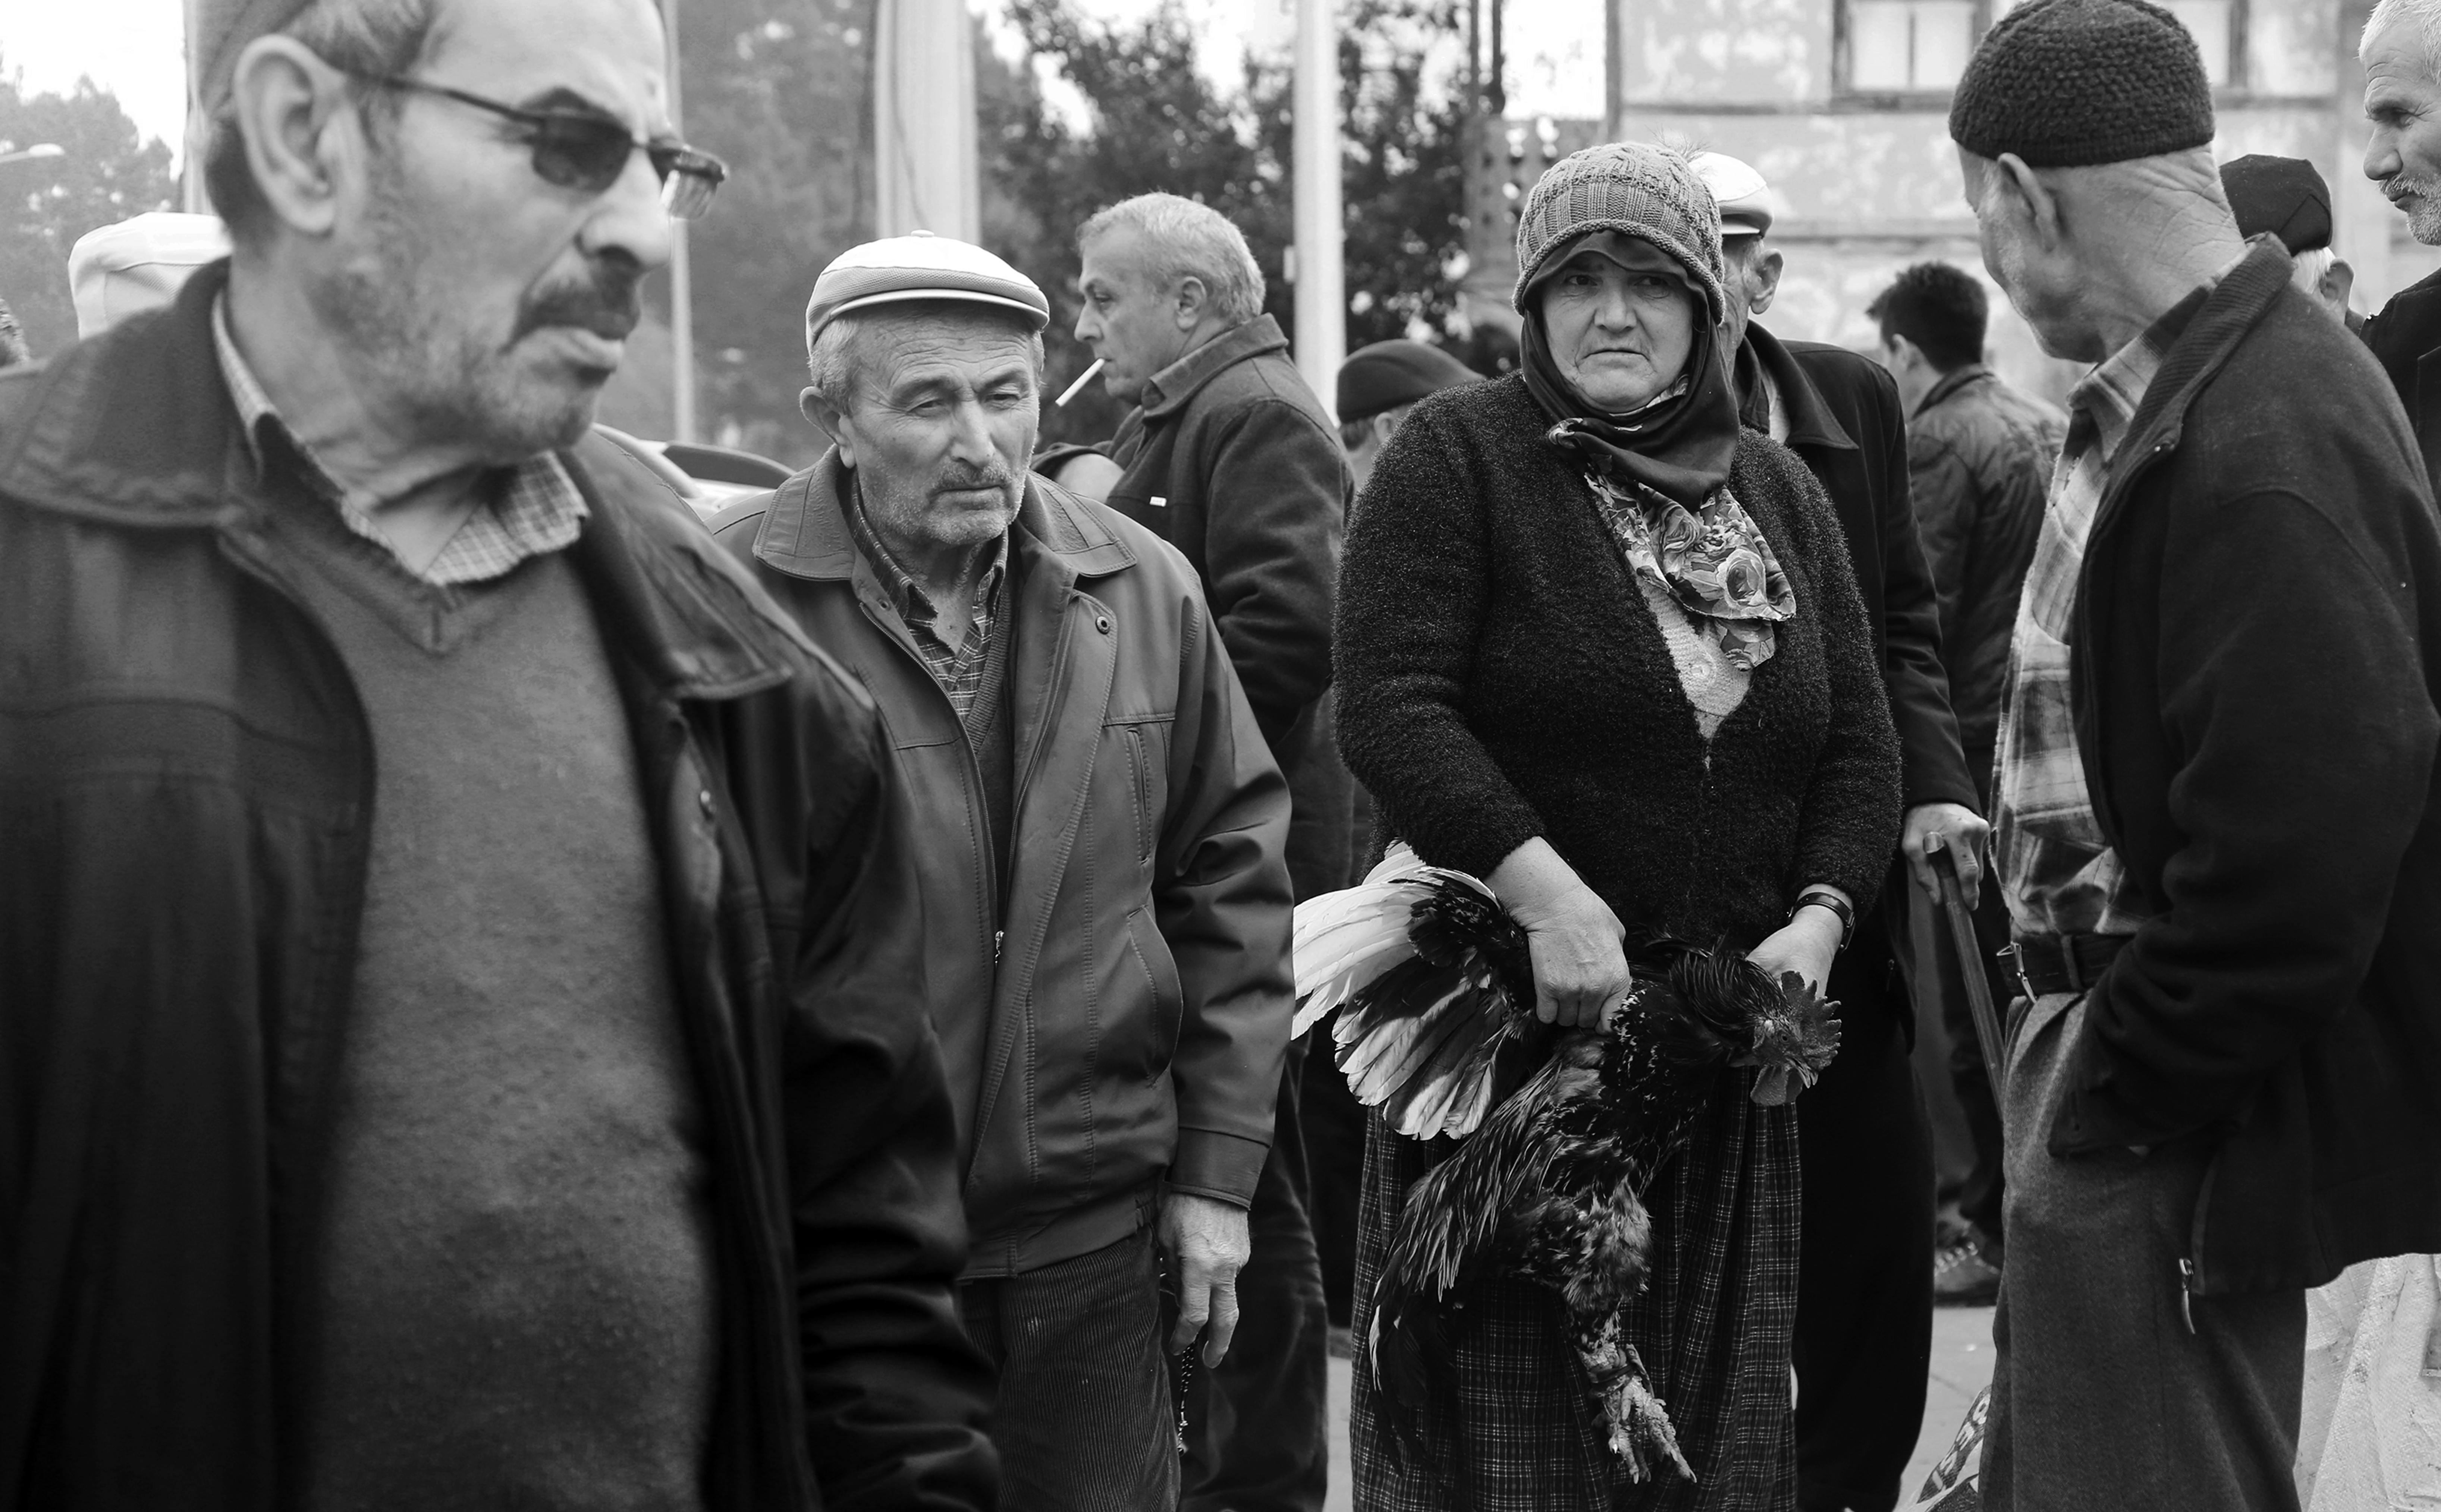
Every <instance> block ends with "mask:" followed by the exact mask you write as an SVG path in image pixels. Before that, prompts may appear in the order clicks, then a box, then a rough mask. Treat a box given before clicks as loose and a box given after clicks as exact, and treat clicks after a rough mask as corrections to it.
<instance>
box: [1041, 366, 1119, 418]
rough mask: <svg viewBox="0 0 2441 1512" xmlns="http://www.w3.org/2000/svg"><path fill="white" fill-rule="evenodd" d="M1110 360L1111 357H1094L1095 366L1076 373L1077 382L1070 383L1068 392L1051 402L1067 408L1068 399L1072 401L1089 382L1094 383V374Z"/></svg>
mask: <svg viewBox="0 0 2441 1512" xmlns="http://www.w3.org/2000/svg"><path fill="white" fill-rule="evenodd" d="M1108 361H1110V359H1109V358H1108V357H1096V358H1094V366H1092V367H1091V368H1088V369H1085V370H1084V371H1083V372H1080V373H1078V374H1077V375H1076V382H1075V383H1073V384H1070V385H1069V386H1068V389H1067V392H1065V393H1063V394H1061V395H1060V396H1059V397H1058V398H1057V399H1055V400H1053V401H1051V403H1052V404H1054V405H1058V407H1059V408H1061V409H1065V408H1067V407H1068V401H1070V400H1072V399H1074V398H1076V395H1077V393H1078V392H1079V391H1081V390H1082V389H1083V388H1084V387H1085V386H1086V385H1087V384H1089V383H1092V382H1093V381H1094V374H1095V373H1097V372H1100V371H1101V370H1102V364H1104V363H1105V362H1108Z"/></svg>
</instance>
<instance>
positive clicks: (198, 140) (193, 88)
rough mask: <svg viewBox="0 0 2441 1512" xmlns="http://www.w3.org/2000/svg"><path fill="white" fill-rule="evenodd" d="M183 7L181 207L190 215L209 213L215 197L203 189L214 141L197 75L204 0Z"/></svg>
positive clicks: (189, 1) (201, 58)
mask: <svg viewBox="0 0 2441 1512" xmlns="http://www.w3.org/2000/svg"><path fill="white" fill-rule="evenodd" d="M180 9H182V10H183V11H184V12H185V19H186V26H187V135H186V141H185V144H184V145H183V146H182V147H181V149H180V150H179V153H178V207H179V208H180V209H183V210H185V211H186V212H187V213H188V214H190V215H209V214H211V213H212V200H211V196H210V195H209V194H208V193H207V192H206V191H205V189H204V152H205V149H207V148H208V147H209V146H210V145H211V130H210V127H209V126H208V124H207V123H206V121H205V120H204V100H203V94H204V91H203V81H202V80H200V79H198V78H196V77H195V73H196V70H198V69H200V68H202V67H203V65H204V46H203V38H204V27H203V11H204V0H186V4H185V5H184V6H182V7H181V8H180Z"/></svg>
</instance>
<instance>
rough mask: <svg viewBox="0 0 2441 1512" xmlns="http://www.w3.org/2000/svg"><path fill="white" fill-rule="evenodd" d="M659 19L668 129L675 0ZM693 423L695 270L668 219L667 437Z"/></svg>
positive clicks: (683, 238)
mask: <svg viewBox="0 0 2441 1512" xmlns="http://www.w3.org/2000/svg"><path fill="white" fill-rule="evenodd" d="M661 21H662V25H663V27H665V28H666V29H667V31H668V33H669V52H670V65H669V66H670V129H671V130H672V131H676V132H681V133H683V132H684V130H685V128H684V126H683V125H682V124H681V123H680V121H679V103H680V95H679V92H678V0H664V3H663V4H662V6H661ZM695 439H696V424H695V270H694V268H693V266H692V264H691V263H690V261H689V260H688V257H687V224H686V222H684V221H680V220H677V219H675V218H674V219H672V220H671V222H670V440H672V441H694V440H695Z"/></svg>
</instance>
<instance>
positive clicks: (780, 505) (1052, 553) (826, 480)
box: [732, 447, 1136, 582]
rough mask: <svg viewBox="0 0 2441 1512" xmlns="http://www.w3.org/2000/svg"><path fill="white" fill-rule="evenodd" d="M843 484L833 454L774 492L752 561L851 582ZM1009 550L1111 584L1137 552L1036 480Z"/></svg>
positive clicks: (853, 558)
mask: <svg viewBox="0 0 2441 1512" xmlns="http://www.w3.org/2000/svg"><path fill="white" fill-rule="evenodd" d="M846 483H847V470H846V469H845V468H843V467H841V465H840V460H839V450H838V448H836V447H834V448H832V449H831V450H830V451H827V452H825V453H823V459H822V460H821V461H818V462H816V463H815V464H814V465H813V466H811V467H808V468H806V469H805V471H804V472H802V473H799V474H798V475H797V476H796V477H792V478H790V479H788V480H787V482H785V483H783V484H781V485H780V486H779V487H778V488H777V489H775V490H773V491H772V494H771V500H770V503H769V504H768V506H767V507H766V508H765V509H764V512H763V525H762V528H761V529H760V530H758V531H756V532H755V536H754V558H755V560H756V561H758V562H761V563H762V564H764V565H765V566H766V567H770V568H771V569H772V570H773V571H775V572H785V573H787V575H788V576H790V577H795V578H806V579H810V580H813V581H816V582H846V581H848V580H850V579H852V578H854V577H855V576H856V564H857V553H856V537H855V535H854V534H853V533H852V532H851V531H850V530H849V529H848V523H847V512H846V509H845V507H844V503H843V499H844V489H845V487H846ZM732 508H733V506H732ZM1010 544H1011V547H1012V554H1013V555H1016V556H1020V557H1027V558H1034V559H1048V560H1050V561H1053V562H1055V563H1057V564H1058V565H1059V566H1061V567H1065V568H1066V569H1067V570H1068V571H1069V572H1070V573H1071V574H1073V575H1074V576H1076V577H1078V578H1099V577H1108V576H1110V575H1111V574H1112V573H1113V572H1118V571H1122V570H1124V569H1125V568H1128V567H1133V566H1135V563H1136V553H1135V550H1134V549H1133V548H1131V547H1130V546H1129V545H1128V543H1127V542H1125V541H1123V540H1121V539H1120V538H1119V536H1118V535H1117V533H1116V532H1115V531H1112V529H1111V525H1110V522H1109V521H1108V520H1106V519H1104V518H1101V517H1100V516H1099V515H1098V514H1097V513H1095V512H1094V510H1093V509H1092V508H1091V507H1090V506H1088V505H1087V504H1086V503H1085V501H1084V500H1083V499H1080V498H1078V497H1077V496H1076V495H1074V494H1071V493H1070V492H1068V491H1067V490H1066V489H1064V488H1061V487H1060V486H1059V485H1058V484H1057V483H1054V482H1053V481H1051V480H1050V479H1049V478H1047V477H1042V476H1041V475H1040V474H1037V473H1028V474H1027V475H1026V477H1025V497H1024V498H1023V499H1022V501H1021V502H1020V503H1019V505H1018V509H1017V525H1016V527H1015V529H1014V532H1013V534H1012V536H1011V543H1010Z"/></svg>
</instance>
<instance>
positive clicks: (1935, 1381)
mask: <svg viewBox="0 0 2441 1512" xmlns="http://www.w3.org/2000/svg"><path fill="white" fill-rule="evenodd" d="M1991 1378H1992V1309H1991V1308H1989V1307H1944V1308H1941V1309H1940V1310H1939V1311H1937V1312H1935V1313H1934V1314H1933V1315H1932V1378H1931V1380H1930V1382H1929V1387H1930V1389H1929V1391H1928V1392H1927V1393H1926V1398H1925V1410H1924V1434H1923V1436H1922V1437H1921V1438H1919V1439H1918V1440H1917V1441H1916V1449H1915V1459H1914V1460H1913V1462H1911V1463H1910V1464H1909V1465H1908V1472H1907V1476H1906V1478H1905V1479H1904V1480H1903V1481H1902V1482H1901V1483H1900V1485H1901V1490H1902V1500H1901V1502H1900V1505H1902V1506H1905V1505H1906V1504H1907V1503H1908V1502H1911V1501H1913V1500H1914V1498H1915V1493H1916V1491H1917V1490H1918V1489H1919V1488H1920V1487H1922V1486H1923V1485H1924V1478H1925V1476H1926V1474H1927V1473H1928V1472H1929V1471H1930V1470H1931V1469H1932V1466H1933V1462H1934V1461H1936V1460H1938V1459H1940V1458H1941V1456H1942V1454H1943V1453H1944V1452H1945V1451H1946V1450H1947V1449H1948V1448H1949V1443H1950V1440H1951V1439H1952V1438H1954V1437H1955V1436H1956V1435H1957V1432H1958V1425H1959V1423H1960V1422H1961V1421H1962V1419H1963V1418H1964V1417H1965V1416H1966V1409H1967V1406H1968V1404H1970V1403H1971V1402H1973V1401H1974V1400H1975V1394H1976V1393H1977V1392H1980V1391H1981V1390H1982V1389H1983V1387H1984V1385H1985V1384H1986V1383H1988V1382H1989V1381H1990V1380H1991ZM1347 1485H1348V1482H1347V1361H1346V1360H1344V1359H1333V1360H1332V1361H1331V1362H1330V1499H1329V1501H1328V1502H1326V1503H1323V1505H1324V1508H1325V1512H1349V1509H1350V1508H1351V1507H1352V1505H1353V1503H1351V1502H1350V1500H1349V1498H1348V1490H1347Z"/></svg>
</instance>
